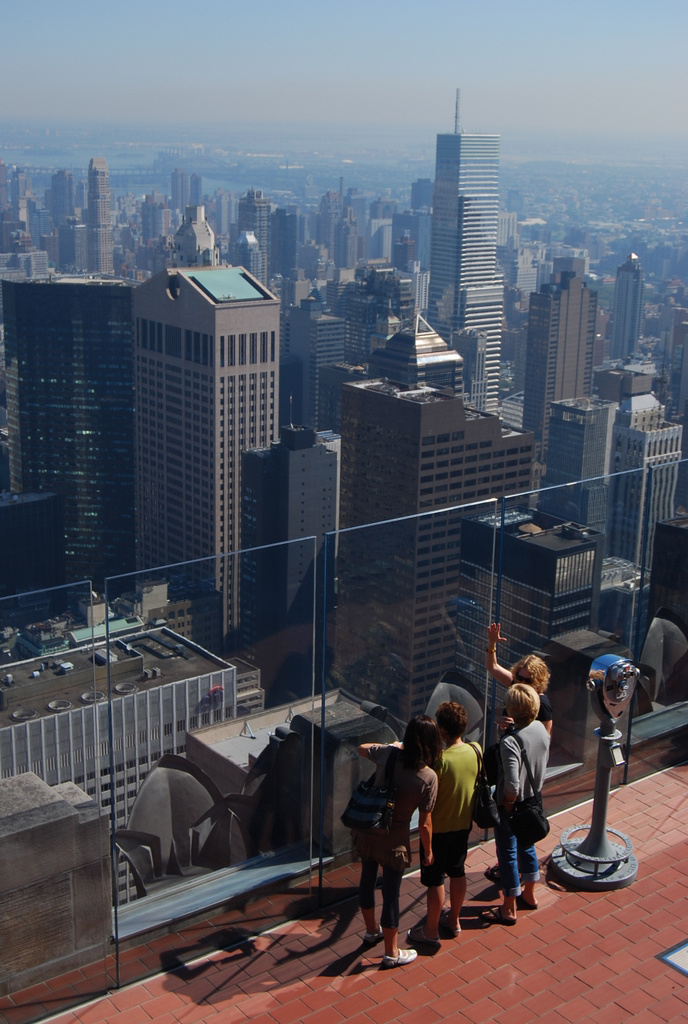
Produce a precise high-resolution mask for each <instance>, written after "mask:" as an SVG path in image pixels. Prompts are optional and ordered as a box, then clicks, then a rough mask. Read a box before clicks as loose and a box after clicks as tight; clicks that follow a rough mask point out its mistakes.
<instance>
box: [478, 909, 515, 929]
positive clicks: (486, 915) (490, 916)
mask: <svg viewBox="0 0 688 1024" xmlns="http://www.w3.org/2000/svg"><path fill="white" fill-rule="evenodd" d="M480 916H481V917H482V918H483V920H484V921H487V922H488V923H489V924H492V923H493V922H494V923H495V924H508V925H509V926H512V925H514V924H516V921H517V920H518V918H516V917H505V916H504V914H503V913H502V908H501V907H488V908H487V910H482V911H481V912H480Z"/></svg>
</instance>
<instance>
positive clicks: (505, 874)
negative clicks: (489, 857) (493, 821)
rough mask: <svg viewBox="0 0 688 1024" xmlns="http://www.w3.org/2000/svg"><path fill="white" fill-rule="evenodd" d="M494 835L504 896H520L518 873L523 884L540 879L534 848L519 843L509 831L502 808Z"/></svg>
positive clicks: (507, 821) (506, 816)
mask: <svg viewBox="0 0 688 1024" xmlns="http://www.w3.org/2000/svg"><path fill="white" fill-rule="evenodd" d="M494 834H495V844H496V846H497V861H498V863H499V874H500V876H501V879H502V889H503V890H504V895H505V896H520V895H521V882H520V881H519V873H520V876H521V879H522V880H523V881H524V882H537V880H538V878H539V877H540V865H539V864H538V859H537V853H536V852H535V846H534V845H533V844H532V843H531V845H530V846H525V845H523V843H519V841H518V840H517V839H516V836H515V835H514V833H513V832H512V831H511V827H510V826H509V818H508V815H507V814H506V812H505V811H504V808H502V807H500V808H499V825H495V830H494Z"/></svg>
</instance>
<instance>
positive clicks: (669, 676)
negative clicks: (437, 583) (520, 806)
mask: <svg viewBox="0 0 688 1024" xmlns="http://www.w3.org/2000/svg"><path fill="white" fill-rule="evenodd" d="M682 471H683V469H682V467H679V465H678V464H677V463H676V462H673V463H672V462H669V461H667V463H666V464H664V463H663V464H662V465H660V466H658V467H657V469H656V470H655V469H653V468H646V469H638V470H633V471H627V472H624V473H618V474H614V475H611V476H609V477H600V478H595V479H592V480H584V481H577V482H575V483H573V484H569V485H566V486H564V487H552V488H543V489H541V490H540V491H539V492H537V493H528V494H523V495H518V496H514V497H510V498H508V499H505V500H504V502H503V506H502V510H501V523H500V536H499V539H498V541H497V544H498V548H499V554H498V556H497V560H498V564H499V568H500V572H499V580H498V585H497V588H496V596H497V602H496V606H495V615H497V616H498V617H499V619H500V621H501V624H502V633H503V635H504V636H505V637H507V638H508V640H507V641H505V642H504V644H503V646H500V661H501V662H502V663H503V664H505V665H506V666H510V665H513V664H515V663H516V662H517V661H518V660H519V659H521V658H523V657H525V656H527V655H528V654H530V653H535V654H538V655H541V656H542V657H543V658H544V661H545V663H546V664H547V666H548V668H549V670H550V673H551V676H550V683H549V688H548V691H547V693H548V697H549V700H550V702H551V705H552V715H553V722H554V725H553V730H552V752H551V756H550V766H549V770H548V783H547V787H546V796H547V802H548V807H549V808H550V809H551V810H554V809H555V808H558V807H562V806H565V805H566V804H570V803H571V802H573V801H574V800H576V799H580V798H581V796H582V795H583V794H587V795H590V796H591V795H592V790H593V787H594V778H595V765H596V758H597V740H596V737H595V735H594V730H595V728H596V727H597V725H598V724H599V722H598V719H597V716H596V714H595V713H594V710H593V709H592V707H591V700H590V696H589V694H588V693H587V691H586V690H585V682H586V680H587V674H588V671H589V668H590V665H591V663H592V662H593V661H594V660H595V658H596V657H599V656H601V655H602V654H609V655H613V656H615V657H617V658H623V659H627V658H628V659H631V660H632V661H634V662H635V663H636V664H638V665H639V666H640V668H641V675H640V680H639V684H638V686H637V688H636V696H635V700H634V703H633V715H634V716H635V717H637V716H638V715H640V717H641V718H642V719H643V721H642V723H641V725H640V727H639V730H638V732H637V733H635V731H634V726H632V725H631V724H630V719H631V715H626V716H625V717H626V721H625V722H622V723H621V726H620V727H621V728H623V730H624V732H626V731H627V730H628V735H627V746H628V750H629V751H630V756H629V757H628V759H627V764H626V765H624V767H623V770H619V771H618V772H616V773H615V775H616V776H618V778H617V779H616V781H617V782H621V781H624V780H626V779H628V778H637V777H640V775H644V774H648V772H651V771H653V770H656V769H657V768H658V767H661V766H662V765H663V764H668V763H675V762H676V750H675V743H676V740H677V739H679V741H680V742H684V741H685V733H684V732H682V729H683V705H682V701H683V700H685V683H684V684H683V688H682V687H681V685H680V683H679V680H680V679H682V678H685V672H684V673H683V677H682V675H681V657H682V654H683V652H684V651H685V646H684V643H685V641H684V640H682V639H681V637H682V636H685V631H684V630H682V623H683V622H685V612H683V618H682V617H681V600H680V598H679V591H678V589H677V587H676V581H677V579H678V577H677V575H676V573H680V568H681V565H683V566H685V565H686V553H685V551H684V549H683V547H682V546H681V543H680V538H681V536H682V533H683V530H682V523H685V522H686V520H685V517H684V518H683V519H682V518H681V517H680V516H679V518H678V519H676V516H675V513H676V510H677V508H679V506H678V503H677V499H676V487H677V484H678V482H679V481H680V480H681V473H682ZM668 536H671V538H672V541H671V542H669V541H668V540H667V537H668ZM670 550H671V551H672V552H673V555H672V556H669V557H668V555H667V552H668V551H670ZM672 558H673V566H672V567H673V569H674V570H675V573H674V576H673V581H674V582H673V585H672V584H669V586H668V588H667V589H666V590H665V589H663V588H664V584H663V583H661V580H663V579H665V578H666V574H667V569H668V568H669V564H668V563H669V562H671V559H672ZM655 576H657V581H656V582H655V584H654V591H653V583H652V581H653V579H654V578H655ZM658 586H659V587H661V588H662V592H661V596H660V591H659V590H658V589H657V588H658ZM651 595H652V596H651ZM662 606H664V608H665V610H664V611H662V612H660V608H662ZM676 617H677V620H678V621H677V620H676ZM669 638H671V639H669ZM660 652H661V653H660ZM669 652H670V653H669ZM679 692H682V696H679ZM679 705H681V706H680V707H679ZM648 716H649V717H648ZM676 730H678V732H676Z"/></svg>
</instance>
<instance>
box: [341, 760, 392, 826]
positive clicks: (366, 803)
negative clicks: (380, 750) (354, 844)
mask: <svg viewBox="0 0 688 1024" xmlns="http://www.w3.org/2000/svg"><path fill="white" fill-rule="evenodd" d="M398 753H399V749H398V747H391V748H390V751H389V755H388V757H387V761H386V763H385V778H384V782H383V784H382V785H381V786H376V785H375V776H376V775H377V771H375V772H373V774H372V775H371V777H370V778H369V779H364V780H363V781H362V782H359V784H358V785H357V786H356V789H355V790H354V791H353V793H352V794H351V797H350V799H349V802H348V804H347V805H346V808H345V810H344V813H343V814H342V816H341V822H342V824H343V825H346V827H347V828H351V829H354V831H356V832H373V831H374V832H377V833H386V832H389V827H390V825H391V824H392V815H393V814H394V796H395V793H394V787H393V785H392V779H393V777H394V766H395V764H396V760H397V754H398Z"/></svg>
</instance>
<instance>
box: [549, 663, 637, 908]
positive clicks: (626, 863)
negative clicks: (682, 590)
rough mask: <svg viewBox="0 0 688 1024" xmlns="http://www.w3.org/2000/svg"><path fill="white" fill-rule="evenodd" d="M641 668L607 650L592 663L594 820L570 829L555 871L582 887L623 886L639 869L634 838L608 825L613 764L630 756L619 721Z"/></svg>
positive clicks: (554, 856)
mask: <svg viewBox="0 0 688 1024" xmlns="http://www.w3.org/2000/svg"><path fill="white" fill-rule="evenodd" d="M639 674H640V673H639V671H638V669H637V668H636V667H635V665H633V664H632V663H631V662H630V661H627V660H626V659H625V658H619V657H618V656H617V655H615V654H604V655H602V657H600V658H597V659H596V660H595V661H594V662H593V663H592V665H591V666H590V672H589V673H588V680H587V683H586V687H587V689H588V691H589V693H590V699H591V701H592V706H593V709H594V711H595V713H596V714H597V717H598V718H599V719H600V726H599V728H597V729H595V735H596V736H597V738H598V740H599V747H598V751H597V773H596V776H595V796H594V800H593V808H592V824H590V825H572V826H571V828H567V829H565V831H564V832H563V833H562V835H561V839H560V841H559V846H557V847H556V849H555V850H554V853H553V854H552V868H553V870H554V872H555V873H556V874H557V875H558V876H559V877H560V878H562V879H564V880H565V881H567V882H569V883H571V885H572V886H573V887H574V888H577V889H584V890H586V891H589V892H592V891H595V890H597V889H622V888H624V887H625V886H627V885H630V884H631V883H632V882H634V881H635V879H636V877H637V874H638V861H637V860H636V858H635V857H634V856H633V846H632V844H631V841H630V839H629V838H628V836H625V835H624V834H623V833H622V832H617V830H616V829H613V828H609V827H608V825H607V811H608V808H609V788H610V784H611V774H612V768H616V767H618V766H619V765H622V764H624V760H625V758H624V752H623V749H622V747H621V745H620V743H619V740H620V739H621V733H620V732H619V730H618V729H617V728H616V723H617V721H618V719H619V718H620V717H621V715H622V714H623V713H624V711H625V710H626V709H627V708H628V707H629V706H630V703H631V700H632V698H633V692H634V690H635V685H636V682H637V679H638V676H639ZM586 832H587V835H583V834H582V833H586ZM610 837H611V838H610Z"/></svg>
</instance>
